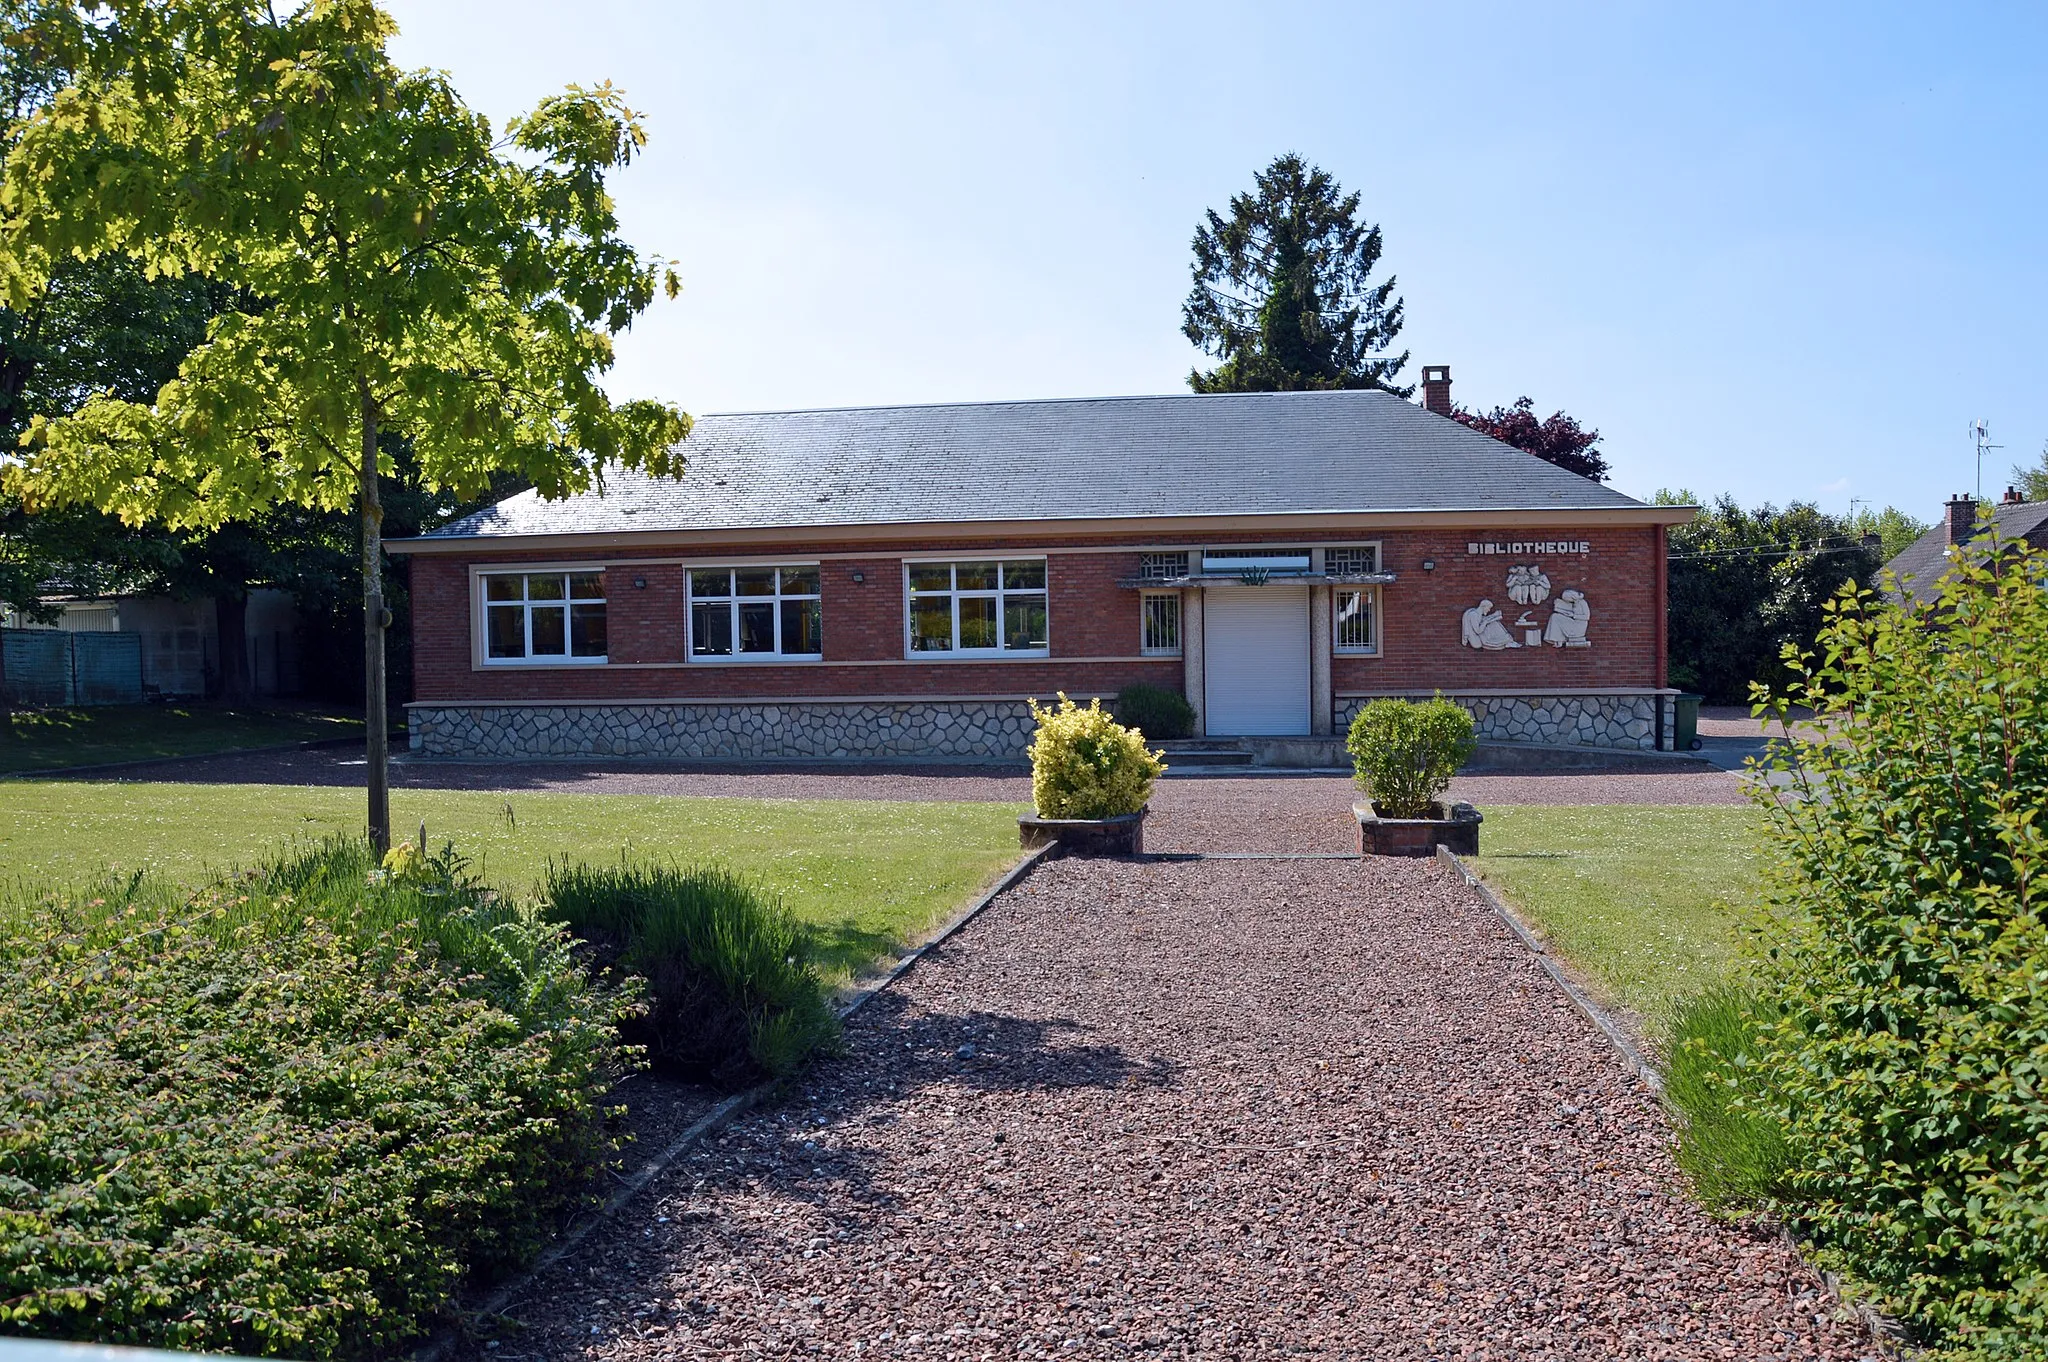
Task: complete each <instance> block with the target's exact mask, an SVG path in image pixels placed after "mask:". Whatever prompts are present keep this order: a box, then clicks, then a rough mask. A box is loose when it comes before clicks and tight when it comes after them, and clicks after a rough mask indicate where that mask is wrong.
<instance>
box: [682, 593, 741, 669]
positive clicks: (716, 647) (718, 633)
mask: <svg viewBox="0 0 2048 1362" xmlns="http://www.w3.org/2000/svg"><path fill="white" fill-rule="evenodd" d="M731 653H732V607H731V606H730V605H727V604H726V603H725V602H724V601H692V602H691V603H690V654H691V655H692V656H693V657H727V656H730V655H731Z"/></svg>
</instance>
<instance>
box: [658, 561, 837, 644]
mask: <svg viewBox="0 0 2048 1362" xmlns="http://www.w3.org/2000/svg"><path fill="white" fill-rule="evenodd" d="M689 583H690V600H689V610H690V660H691V661H692V662H720V661H724V660H727V659H729V658H749V657H758V658H770V657H786V658H798V659H815V658H818V657H822V656H823V655H824V652H825V612H824V605H823V602H822V601H821V599H820V597H819V592H818V584H819V576H818V565H817V564H816V563H807V564H798V565H793V566H787V567H783V566H775V567H712V568H698V567H693V568H691V569H690V573H689Z"/></svg>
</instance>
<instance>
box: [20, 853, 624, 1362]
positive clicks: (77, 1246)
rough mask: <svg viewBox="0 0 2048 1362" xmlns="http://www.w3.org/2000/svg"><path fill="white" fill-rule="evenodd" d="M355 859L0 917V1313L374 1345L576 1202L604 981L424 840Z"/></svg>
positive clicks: (605, 1041)
mask: <svg viewBox="0 0 2048 1362" xmlns="http://www.w3.org/2000/svg"><path fill="white" fill-rule="evenodd" d="M374 864H375V863H374V861H372V860H371V858H370V854H369V851H368V848H367V847H366V846H363V847H356V846H345V845H336V846H330V847H328V848H324V849H322V850H321V851H318V852H313V853H308V854H306V855H303V856H300V857H295V858H289V859H287V860H285V861H280V862H278V863H275V864H272V865H270V866H268V867H265V868H263V869H260V870H258V871H255V872H252V873H250V874H248V875H244V876H238V877H235V878H233V879H228V880H223V881H220V882H218V883H215V884H213V885H211V886H209V887H208V888H207V889H205V890H204V891H202V892H201V893H199V894H198V895H195V896H190V897H187V896H184V895H181V894H179V893H177V892H175V891H172V890H169V889H168V888H166V887H164V886H162V885H157V884H152V883H150V882H147V881H144V880H141V879H131V880H127V881H123V882H119V883H115V884H110V885H108V886H106V892H103V893H98V894H94V895H90V896H85V897H78V896H61V895H53V896H46V897H44V898H42V899H41V900H39V901H33V902H26V903H19V902H18V903H16V904H14V905H13V907H12V911H11V912H9V913H7V914H4V915H0V933H4V937H0V1327H4V1328H5V1329H6V1330H7V1331H8V1332H12V1333H24V1334H33V1335H44V1336H53V1337H60V1338H70V1339H91V1340H94V1341H98V1342H104V1343H129V1344H148V1345H152V1346H157V1347H171V1348H180V1349H192V1350H207V1351H216V1350H220V1351H234V1352H243V1353H265V1354H285V1353H288V1354H291V1355H294V1356H304V1357H342V1356H365V1355H370V1354H375V1353H379V1352H388V1351H390V1350H391V1349H393V1348H395V1347H397V1346H399V1345H401V1344H403V1343H404V1342H405V1341H406V1340H408V1339H410V1338H413V1337H416V1336H418V1335H420V1334H422V1333H424V1332H426V1330H427V1329H428V1327H429V1326H430V1323H431V1317H432V1316H433V1315H434V1314H435V1313H436V1312H437V1311H438V1310H439V1309H440V1308H441V1307H443V1306H444V1305H445V1304H446V1303H447V1302H448V1301H449V1299H450V1297H451V1296H452V1295H453V1293H454V1292H455V1290H456V1288H457V1286H458V1285H459V1284H460V1283H461V1282H462V1280H463V1279H464V1278H465V1277H467V1276H469V1275H470V1274H473V1273H487V1272H490V1271H491V1270H493V1269H496V1268H500V1267H503V1266H505V1265H508V1264H511V1263H515V1262H517V1261H519V1260H520V1259H522V1258H524V1257H525V1256H527V1255H528V1254H530V1253H531V1252H532V1251H533V1250H534V1249H535V1248H536V1247H537V1246H538V1245H539V1243H540V1242H541V1241H542V1239H543V1237H544V1236H545V1234H546V1232H547V1231H548V1230H549V1229H550V1228H551V1227H552V1226H553V1224H554V1223H556V1221H557V1218H558V1216H559V1215H560V1213H561V1212H562V1211H563V1210H564V1209H565V1208H566V1207H567V1205H569V1204H570V1203H571V1202H573V1201H574V1200H575V1199H576V1198H577V1197H578V1196H579V1195H580V1194H581V1193H580V1189H581V1188H583V1187H584V1186H585V1185H586V1178H587V1175H588V1173H589V1172H590V1171H591V1168H592V1164H593V1161H594V1159H595V1158H596V1157H597V1156H598V1155H599V1154H600V1153H601V1152H602V1150H603V1149H604V1148H605V1144H604V1139H603V1136H602V1133H601V1108H600V1106H599V1103H600V1100H601V1098H602V1095H603V1093H604V1092H605V1090H606V1089H607V1088H608V1087H609V1086H610V1085H611V1083H612V1082H613V1081H615V1079H616V1077H617V1075H618V1072H619V1062H618V1053H617V1050H616V1033H615V1032H614V1031H613V1029H612V1025H611V1022H612V1018H613V1014H614V1012H615V1011H616V1007H617V1004H616V1000H615V999H612V998H610V997H608V996H606V995H604V994H602V993H599V992H596V991H593V990H591V989H590V988H588V987H587V986H586V985H585V983H584V982H583V979H582V976H581V973H580V971H579V970H578V969H577V968H576V966H575V963H574V961H573V959H572V958H571V956H570V952H569V946H568V942H567V941H566V939H565V938H564V937H563V936H562V934H561V933H560V932H559V931H558V930H557V929H555V928H553V927H551V926H549V925H548V924H547V923H545V922H543V921H541V920H540V919H538V918H536V917H534V916H533V915H532V914H530V913H522V912H520V911H518V910H517V909H515V908H513V907H511V906H508V905H504V904H502V903H500V902H498V901H497V900H495V899H494V898H493V897H491V896H490V895H489V894H488V891H484V890H482V889H481V888H480V887H478V886H476V885H473V884H471V883H469V882H467V881H466V880H465V879H463V878H462V876H461V875H460V873H459V872H460V866H459V862H457V861H456V860H455V858H453V857H452V856H446V857H444V858H442V859H441V860H440V861H438V862H435V863H433V864H434V866H435V869H434V870H433V871H432V872H431V873H429V874H423V875H420V876H418V877H416V878H415V880H414V881H413V882H412V883H411V884H408V885H406V886H402V887H401V886H397V885H394V884H392V883H390V882H389V881H378V882H373V881H372V879H371V877H370V874H369V871H370V868H371V867H373V866H374ZM287 884H289V885H293V886H296V887H295V888H285V887H283V886H285V885H287ZM444 940H445V941H451V942H456V943H460V944H459V947H458V948H457V949H455V950H452V951H449V950H444V949H443V948H442V946H441V942H442V941H444Z"/></svg>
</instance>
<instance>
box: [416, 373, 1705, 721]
mask: <svg viewBox="0 0 2048 1362" xmlns="http://www.w3.org/2000/svg"><path fill="white" fill-rule="evenodd" d="M1426 377H1427V379H1428V382H1427V383H1426V384H1425V392H1426V401H1427V403H1428V406H1429V407H1431V408H1436V410H1431V409H1426V408H1425V407H1424V406H1418V405H1416V404H1413V403H1410V402H1407V401H1404V400H1403V399H1401V398H1399V397H1397V396H1395V395H1393V394H1390V393H1385V392H1378V391H1348V392H1295V393H1258V394H1230V395H1211V396H1197V395H1187V396H1167V397H1121V398H1093V399H1075V400H1062V401H1034V402H985V403H962V404H951V405H934V406H911V407H873V408H856V409H843V410H830V411H790V412H760V413H744V414H736V415H724V416H705V417H701V418H699V419H698V421H697V423H696V426H695V428H694V429H693V430H692V432H691V434H690V436H689V438H688V440H687V441H686V442H685V444H684V449H683V452H684V454H685V456H686V458H687V461H688V463H687V471H686V472H685V473H684V474H683V475H682V476H680V477H678V478H673V479H654V478H650V477H647V476H644V475H642V474H637V473H621V472H613V473H611V474H608V475H607V477H606V478H605V484H604V486H603V488H602V489H601V490H593V491H591V492H588V493H585V494H583V495H579V496H574V497H570V498H567V499H564V500H560V501H546V500H543V499H541V498H540V497H539V496H538V495H536V494H533V493H527V494H523V495H520V496H516V497H513V498H511V499H509V500H507V501H505V502H502V503H500V504H499V505H497V506H494V507H491V508H489V509H488V510H485V511H482V512H479V513H477V514H475V515H472V516H469V517H467V518H465V519H463V520H459V521H457V522H455V523H453V524H450V525H448V526H446V527H444V528H442V529H440V530H436V531H434V532H433V533H431V534H427V535H424V536H422V537H419V538H416V539H411V540H405V541H398V542H394V543H392V544H391V545H390V548H391V551H392V552H394V553H403V554H409V555H411V556H412V575H411V582H412V592H413V629H414V639H413V656H414V694H415V696H416V699H415V700H414V701H413V703H412V705H411V707H410V729H411V734H412V744H413V746H414V748H415V749H416V750H417V751H419V752H421V753H423V754H428V755H435V756H451V757H453V756H464V757H502V758H527V757H545V756H599V755H602V756H645V757H674V758H699V759H760V758H798V757H808V758H821V757H838V758H862V757H915V758H949V759H972V758H1004V759H1008V758H1014V757H1017V756H1019V755H1021V754H1022V752H1023V750H1024V747H1025V745H1026V743H1027V742H1028V741H1029V739H1030V733H1031V722H1030V717H1029V713H1028V710H1027V707H1026V700H1027V699H1028V698H1031V697H1037V698H1039V699H1041V700H1044V699H1049V698H1050V697H1051V696H1052V695H1053V693H1054V692H1056V691H1064V692H1066V693H1068V694H1069V695H1072V696H1074V697H1076V698H1077V699H1085V698H1086V697H1089V696H1102V697H1105V698H1108V697H1113V696H1114V695H1116V693H1117V692H1118V691H1119V690H1121V689H1122V688H1123V687H1125V686H1128V685H1131V684H1133V683H1140V682H1142V683H1148V684H1151V685H1154V686H1160V687H1166V688H1169V689H1172V690H1176V691H1179V692H1181V693H1183V694H1184V695H1185V696H1186V697H1187V699H1188V701H1189V702H1190V704H1191V705H1192V706H1193V708H1194V710H1195V713H1196V715H1197V732H1198V733H1200V734H1202V735H1206V736H1208V737H1211V738H1215V737H1265V738H1274V737H1317V736H1329V735H1341V734H1342V732H1343V731H1344V729H1345V727H1346V726H1347V725H1348V723H1349V722H1350V719H1351V716H1352V715H1353V714H1354V713H1355V712H1356V711H1357V709H1358V707H1359V706H1360V705H1362V704H1364V703H1365V702H1366V701H1367V700H1369V699H1371V698H1373V697H1375V696H1388V695H1392V696H1428V695H1431V694H1434V693H1437V692H1442V693H1444V694H1447V695H1450V696H1453V697H1455V698H1456V699H1458V700H1459V701H1460V702H1461V703H1463V704H1465V705H1466V706H1467V707H1469V708H1470V709H1471V710H1472V712H1473V713H1474V715H1475V716H1476V717H1477V719H1478V722H1479V729H1480V733H1481V735H1482V736H1483V737H1485V738H1489V739H1493V740H1522V741H1538V742H1556V743H1571V744H1579V745H1586V746H1594V747H1608V748H1633V749H1653V748H1658V747H1668V746H1669V744H1670V741H1671V725H1672V706H1671V699H1672V697H1673V695H1674V694H1675V692H1674V691H1672V690H1671V689H1669V688H1668V687H1667V686H1666V684H1665V636H1664V622H1665V554H1666V548H1665V536H1666V530H1667V527H1668V526H1670V525H1673V524H1678V523H1683V522H1684V521H1685V520H1687V519H1689V518H1690V517H1691V516H1692V514H1693V510H1692V508H1689V507H1672V506H1651V505H1646V504H1644V503H1642V502H1639V501H1636V500H1634V499H1632V498H1630V497H1627V496H1624V495H1622V494H1621V493H1619V492H1617V491H1614V490H1613V489H1612V488H1609V487H1606V486H1603V485H1602V484H1600V483H1597V482H1593V481H1590V480H1588V479H1586V478H1582V477H1579V476H1577V475H1575V474H1572V473H1569V472H1566V471H1564V470H1563V469H1560V468H1557V467H1555V466H1554V465H1552V464H1549V463H1546V462H1544V461H1543V460H1541V459H1538V458H1536V457H1534V456H1533V455H1529V454H1525V453H1523V452H1522V451H1520V450H1517V449H1514V448H1512V447H1510V446H1508V445H1505V444H1502V443H1500V442H1499V441H1496V440H1493V439H1491V438H1489V437H1487V436H1485V435H1482V434H1480V433H1478V432H1477V431H1474V430H1471V429H1469V428H1468V427H1466V426H1464V425H1461V424H1459V423H1458V422H1456V421H1453V420H1450V419H1448V416H1447V414H1444V413H1447V412H1448V410H1449V376H1448V371H1447V370H1443V369H1436V368H1433V369H1431V370H1429V371H1427V374H1426Z"/></svg>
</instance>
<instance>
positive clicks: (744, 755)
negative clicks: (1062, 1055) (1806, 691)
mask: <svg viewBox="0 0 2048 1362" xmlns="http://www.w3.org/2000/svg"><path fill="white" fill-rule="evenodd" d="M1368 698H1369V697H1365V696H1340V697H1338V699H1337V702H1336V715H1335V717H1336V731H1337V733H1338V734H1340V735H1341V734H1342V733H1344V731H1345V730H1346V729H1348V728H1349V727H1350V726H1351V720H1352V717H1353V716H1354V715H1356V714H1357V713H1358V710H1359V708H1360V707H1361V706H1363V705H1364V704H1365V703H1366V702H1367V699H1368ZM1404 698H1408V699H1427V698H1428V697H1427V696H1426V695H1416V696H1409V697H1404ZM1450 698H1451V699H1453V700H1456V701H1457V702H1458V703H1459V704H1461V705H1463V706H1465V708H1467V709H1469V710H1470V711H1472V715H1473V718H1474V719H1475V720H1477V723H1478V729H1479V737H1480V738H1481V739H1482V740H1483V741H1488V742H1540V743H1563V744H1569V745H1574V746H1581V747H1605V748H1623V749H1637V750H1644V751H1648V750H1653V749H1656V748H1659V747H1663V748H1669V747H1670V745H1671V725H1672V711H1671V704H1670V701H1669V698H1668V693H1667V692H1659V691H1641V692H1635V693H1618V694H1617V693H1607V694H1528V695H1458V694H1452V695H1451V696H1450ZM410 728H411V733H412V750H413V751H415V752H417V753H419V754H420V755H421V756H427V757H471V758H486V759H517V758H533V757H668V758H680V759H690V760H748V759H757V758H758V759H773V758H782V759H791V758H797V759H801V758H811V759H831V758H862V757H889V758H923V759H927V760H930V759H944V760H991V761H1018V760H1022V759H1023V757H1024V754H1025V748H1026V747H1027V746H1028V745H1029V744H1030V742H1031V735H1032V723H1031V711H1030V709H1029V708H1028V707H1027V706H1026V705H1025V703H1024V702H1023V701H1021V700H918V701H907V700H906V701H882V700H877V701H821V700H799V701H789V702H780V703H775V704H768V703H763V702H748V703H741V704H723V703H717V702H711V701H706V702H702V703H689V702H683V703H668V704H570V705H503V704H459V703H458V704H434V703H418V704H414V705H413V706H412V707H411V719H410Z"/></svg>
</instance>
